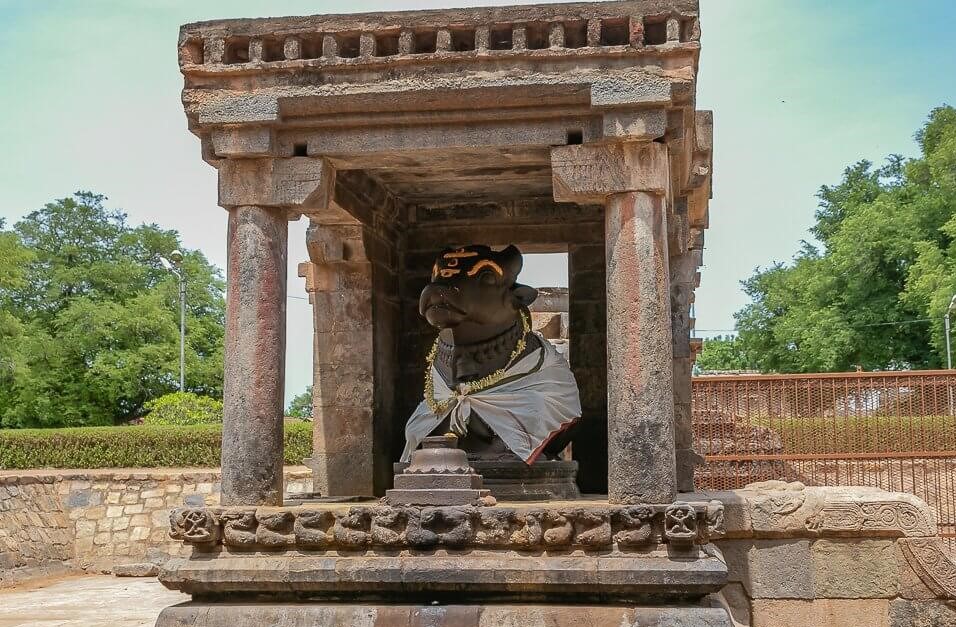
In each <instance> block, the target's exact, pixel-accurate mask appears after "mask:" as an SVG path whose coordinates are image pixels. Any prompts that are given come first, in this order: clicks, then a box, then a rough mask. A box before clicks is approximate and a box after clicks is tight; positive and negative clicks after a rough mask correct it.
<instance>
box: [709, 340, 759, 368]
mask: <svg viewBox="0 0 956 627" xmlns="http://www.w3.org/2000/svg"><path fill="white" fill-rule="evenodd" d="M696 365H697V367H698V368H699V369H700V370H704V371H711V372H713V371H720V370H753V369H754V368H755V366H754V361H753V360H752V359H751V358H750V357H749V356H748V355H747V354H746V352H745V349H744V345H743V342H741V341H740V340H739V339H737V338H736V337H734V336H731V335H728V336H723V335H718V336H717V337H714V338H710V339H706V340H704V343H703V346H702V347H701V350H700V354H699V355H698V356H697V364H696Z"/></svg>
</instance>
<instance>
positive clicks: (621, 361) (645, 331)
mask: <svg viewBox="0 0 956 627" xmlns="http://www.w3.org/2000/svg"><path fill="white" fill-rule="evenodd" d="M605 225H606V228H605V237H606V246H607V252H606V256H607V325H608V337H607V353H608V355H607V357H608V359H607V363H608V377H607V378H608V500H610V501H611V502H612V503H638V502H645V503H669V502H671V501H673V500H674V498H675V497H676V495H677V486H676V476H675V453H674V389H673V385H672V377H673V371H672V366H673V357H672V353H671V320H670V294H669V291H670V290H669V276H668V265H667V262H668V259H667V239H666V238H667V229H666V206H665V202H664V197H663V196H662V195H659V194H653V193H647V192H627V193H622V194H613V195H611V196H609V197H608V200H607V209H606V217H605Z"/></svg>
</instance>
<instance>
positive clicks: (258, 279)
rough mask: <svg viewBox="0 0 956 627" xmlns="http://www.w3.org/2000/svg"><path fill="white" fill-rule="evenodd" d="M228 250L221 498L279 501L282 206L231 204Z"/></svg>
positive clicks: (236, 502)
mask: <svg viewBox="0 0 956 627" xmlns="http://www.w3.org/2000/svg"><path fill="white" fill-rule="evenodd" d="M227 255H228V262H227V271H226V275H227V276H226V281H227V291H226V295H227V302H226V350H225V356H224V362H225V364H224V365H225V384H224V386H223V401H224V411H223V425H222V497H221V502H222V504H223V505H281V504H282V489H283V486H282V455H283V437H282V418H283V401H284V398H283V396H284V384H285V322H286V315H285V311H286V265H287V259H286V258H287V255H288V218H287V216H286V212H285V211H284V210H279V209H275V208H270V207H260V206H255V205H243V206H237V207H233V208H232V209H230V211H229V231H228V243H227Z"/></svg>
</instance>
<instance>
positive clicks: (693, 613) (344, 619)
mask: <svg viewBox="0 0 956 627" xmlns="http://www.w3.org/2000/svg"><path fill="white" fill-rule="evenodd" d="M280 624H281V625H288V626H289V627H300V626H301V627H305V626H306V625H367V626H368V627H393V626H394V627H426V626H427V627H521V626H523V625H542V626H544V625H546V626H547V627H580V626H581V625H588V626H593V627H620V626H621V625H628V626H630V627H731V625H732V623H731V622H730V621H729V619H728V617H727V613H726V612H725V611H724V610H722V609H718V608H710V607H654V606H651V607H613V606H612V607H609V606H601V605H555V604H548V605H535V604H510V605H499V604H492V603H486V604H481V605H431V606H429V605H391V604H389V605H384V604H383V605H374V604H368V605H352V604H337V605H322V604H308V605H304V604H303V605H295V604H283V605H279V604H267V603H258V604H242V605H239V604H230V603H224V604H216V605H211V604H206V603H195V602H194V603H186V604H183V605H177V606H174V607H169V608H166V609H165V610H163V613H162V614H161V615H160V618H159V620H158V621H157V623H156V626H157V627H173V626H176V627H179V626H181V625H195V626H196V627H247V626H248V627H252V626H254V625H255V626H258V625H280Z"/></svg>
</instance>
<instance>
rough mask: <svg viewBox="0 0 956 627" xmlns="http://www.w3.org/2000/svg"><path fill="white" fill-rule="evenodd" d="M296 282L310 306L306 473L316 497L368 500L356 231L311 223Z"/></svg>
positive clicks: (367, 345)
mask: <svg viewBox="0 0 956 627" xmlns="http://www.w3.org/2000/svg"><path fill="white" fill-rule="evenodd" d="M307 242H308V249H309V257H310V259H311V262H310V263H305V264H300V266H299V275H300V276H305V278H306V289H307V290H308V291H309V299H310V300H311V301H312V306H313V321H314V324H313V326H314V336H313V337H314V344H313V346H314V350H313V355H312V361H313V386H312V421H313V430H312V457H310V458H309V459H307V460H305V463H306V464H307V465H308V466H309V467H310V468H311V469H312V481H313V486H314V490H315V491H316V492H318V493H320V494H322V495H323V496H349V495H371V494H373V484H372V478H373V472H372V467H373V446H372V445H373V419H372V418H373V416H372V413H373V411H372V410H373V385H372V384H373V381H374V378H375V377H374V375H373V368H374V359H373V351H372V345H373V332H372V323H373V321H372V264H371V263H370V262H369V260H368V259H367V258H366V255H365V245H364V243H363V240H362V226H361V225H360V224H354V225H345V224H336V225H325V224H317V223H313V224H312V225H311V226H310V227H309V231H308V235H307Z"/></svg>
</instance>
